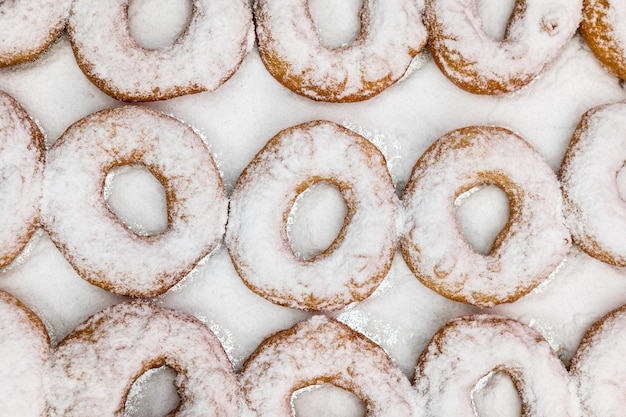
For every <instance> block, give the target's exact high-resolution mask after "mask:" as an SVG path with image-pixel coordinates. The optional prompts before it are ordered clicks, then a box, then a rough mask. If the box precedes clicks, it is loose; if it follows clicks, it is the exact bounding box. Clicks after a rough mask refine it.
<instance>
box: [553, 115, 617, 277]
mask: <svg viewBox="0 0 626 417" xmlns="http://www.w3.org/2000/svg"><path fill="white" fill-rule="evenodd" d="M625 128H626V103H613V104H607V105H602V106H598V107H595V108H593V109H591V110H589V111H588V112H587V113H585V114H584V115H583V117H582V118H581V121H580V123H579V124H578V127H577V128H576V130H575V131H574V135H573V138H572V140H571V142H570V144H569V147H568V149H567V151H566V153H565V157H564V159H563V163H562V165H561V170H560V178H561V184H562V187H563V197H564V214H565V220H566V224H567V226H568V228H569V230H570V232H571V233H572V238H573V240H574V243H576V244H577V245H578V246H579V247H580V248H581V249H582V250H584V251H585V252H586V253H588V254H589V255H591V256H593V257H595V258H597V259H600V260H602V261H604V262H607V263H610V264H613V265H619V266H626V203H624V200H623V198H622V196H621V195H620V193H619V190H618V187H617V174H618V172H619V171H620V170H621V169H622V167H623V166H624V161H626V139H625V138H624V129H625Z"/></svg>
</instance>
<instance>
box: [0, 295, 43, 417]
mask: <svg viewBox="0 0 626 417" xmlns="http://www.w3.org/2000/svg"><path fill="white" fill-rule="evenodd" d="M0 317H2V320H0V414H1V415H3V416H24V417H44V416H47V415H48V414H47V413H46V400H45V393H44V386H43V378H44V369H45V363H46V361H47V360H48V357H49V355H50V340H49V339H48V333H47V332H46V328H45V327H44V325H43V323H42V322H41V320H40V319H39V317H37V316H36V315H35V313H33V312H32V311H31V310H29V309H28V308H27V307H26V306H24V305H23V304H22V303H21V302H20V301H18V300H17V299H15V298H14V297H13V296H11V295H10V294H8V293H6V292H4V291H0Z"/></svg>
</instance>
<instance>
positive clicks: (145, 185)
mask: <svg viewBox="0 0 626 417" xmlns="http://www.w3.org/2000/svg"><path fill="white" fill-rule="evenodd" d="M104 201H105V202H106V204H107V206H108V208H109V210H110V211H111V212H112V213H113V214H115V215H116V216H117V218H118V219H119V220H120V221H121V222H122V223H124V224H125V225H126V226H127V227H128V228H129V229H130V230H132V231H133V232H134V233H135V234H136V235H138V236H154V235H158V234H160V233H163V232H165V231H166V230H167V226H168V217H167V199H166V197H165V190H164V188H163V185H162V184H161V182H160V181H159V180H158V179H157V178H156V177H155V176H154V175H152V173H151V172H150V171H149V170H148V169H147V168H146V167H144V166H143V165H121V166H118V167H114V168H112V169H111V170H109V172H108V173H107V175H106V177H105V181H104Z"/></svg>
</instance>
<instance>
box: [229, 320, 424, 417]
mask: <svg viewBox="0 0 626 417" xmlns="http://www.w3.org/2000/svg"><path fill="white" fill-rule="evenodd" d="M240 380H241V387H242V390H243V395H244V398H245V400H246V402H247V404H248V406H249V407H250V409H252V410H253V411H255V412H256V413H257V414H258V415H259V416H275V417H283V416H285V417H287V416H292V415H294V414H293V412H292V395H293V393H294V392H295V391H297V390H299V389H301V388H305V387H308V386H313V385H317V384H333V385H335V386H337V387H339V388H342V389H344V390H347V391H350V392H352V393H353V394H355V395H356V396H357V397H359V398H360V399H361V400H362V401H363V402H364V403H365V408H366V412H367V415H368V416H371V417H382V416H389V417H398V416H403V417H404V416H406V417H410V416H417V415H420V414H419V413H418V408H417V402H416V396H415V392H414V391H413V388H412V387H411V384H410V383H409V380H408V379H407V377H406V376H405V375H404V374H403V373H402V371H401V370H400V368H398V367H397V365H395V364H394V363H393V362H392V360H391V359H390V358H389V356H388V355H387V354H386V353H385V351H384V350H383V349H382V348H381V347H380V346H378V345H376V344H375V343H374V342H372V341H371V340H369V339H367V338H366V337H365V336H363V335H361V334H360V333H357V332H356V331H354V330H352V329H351V328H349V327H348V326H346V325H344V324H342V323H340V322H338V321H335V320H333V319H330V318H328V317H326V316H323V315H316V316H313V317H311V318H310V319H308V320H306V321H303V322H300V323H298V324H296V325H295V326H294V327H292V328H291V329H289V330H285V331H282V332H278V333H276V334H274V335H272V336H270V337H269V338H267V339H265V340H264V341H263V342H262V343H261V345H260V346H259V348H257V350H256V351H255V352H254V353H253V354H252V355H251V356H250V358H249V359H248V360H247V361H246V363H245V364H244V366H243V370H242V372H241V375H240Z"/></svg>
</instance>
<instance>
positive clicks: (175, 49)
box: [68, 0, 254, 101]
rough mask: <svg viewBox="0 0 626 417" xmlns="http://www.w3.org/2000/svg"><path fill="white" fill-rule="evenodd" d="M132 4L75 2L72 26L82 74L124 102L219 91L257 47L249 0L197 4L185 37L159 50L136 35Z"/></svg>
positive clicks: (120, 0)
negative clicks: (132, 30) (130, 11)
mask: <svg viewBox="0 0 626 417" xmlns="http://www.w3.org/2000/svg"><path fill="white" fill-rule="evenodd" d="M129 1H130V0H114V1H106V2H104V1H98V0H77V1H74V3H73V5H72V11H71V13H70V19H69V23H68V33H69V36H70V41H71V43H72V48H73V50H74V55H75V56H76V61H77V62H78V65H79V66H80V68H81V70H82V71H83V72H84V73H85V75H86V76H87V77H88V78H89V79H90V80H91V81H92V82H93V83H94V84H95V85H96V86H97V87H98V88H100V89H101V90H102V91H104V92H105V93H107V94H109V95H110V96H112V97H114V98H116V99H118V100H124V101H152V100H164V99H168V98H172V97H176V96H181V95H184V94H190V93H198V92H202V91H213V90H215V89H216V88H218V87H219V86H221V85H222V84H223V83H224V82H225V81H226V80H228V79H229V78H230V77H231V76H232V75H233V74H234V73H235V71H236V70H237V69H238V68H239V65H240V63H241V61H242V60H243V58H244V56H245V55H246V54H247V52H248V50H249V49H250V48H251V47H252V44H253V40H254V30H253V25H252V13H251V11H250V7H249V5H248V2H247V0H192V15H191V19H190V21H189V23H188V25H187V27H186V29H185V30H184V32H183V33H182V34H181V35H180V36H179V37H178V39H176V40H175V41H174V43H172V44H171V45H169V46H165V47H162V48H158V49H146V48H144V47H142V46H140V45H139V44H138V43H137V42H136V40H135V39H133V37H132V36H131V34H130V30H129V25H128V4H129ZM103 39H106V42H103V41H102V40H103Z"/></svg>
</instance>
